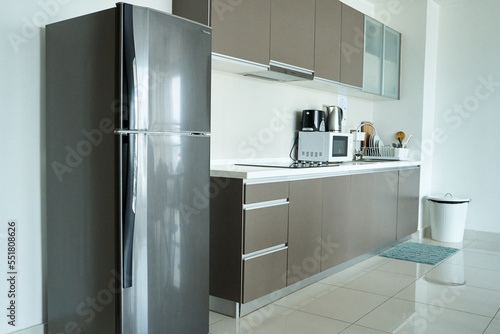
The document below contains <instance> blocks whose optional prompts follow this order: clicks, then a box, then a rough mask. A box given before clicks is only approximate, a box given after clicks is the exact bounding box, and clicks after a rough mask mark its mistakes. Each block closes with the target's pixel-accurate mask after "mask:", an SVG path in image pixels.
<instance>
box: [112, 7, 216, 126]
mask: <svg viewBox="0 0 500 334" xmlns="http://www.w3.org/2000/svg"><path fill="white" fill-rule="evenodd" d="M119 8H120V12H121V14H120V15H121V17H122V27H121V31H122V36H121V49H122V56H121V76H122V79H123V80H122V81H123V85H122V92H121V97H120V99H121V104H122V108H121V119H120V121H119V126H118V127H119V128H120V129H121V130H129V131H135V130H148V131H186V132H200V133H206V132H210V81H211V51H212V36H211V28H210V27H207V26H204V25H200V24H197V23H194V22H192V21H188V20H185V19H182V18H179V17H176V16H172V15H169V14H166V13H162V12H158V11H154V10H151V9H148V8H143V7H137V6H131V5H128V4H119Z"/></svg>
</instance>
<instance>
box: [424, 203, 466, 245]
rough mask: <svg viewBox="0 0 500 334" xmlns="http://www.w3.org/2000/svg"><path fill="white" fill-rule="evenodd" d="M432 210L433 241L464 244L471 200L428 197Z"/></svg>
mask: <svg viewBox="0 0 500 334" xmlns="http://www.w3.org/2000/svg"><path fill="white" fill-rule="evenodd" d="M427 200H428V201H429V203H430V210H431V235H432V239H434V240H437V241H443V242H462V241H463V239H464V230H465V220H466V218H467V208H468V206H469V202H470V201H471V200H470V198H457V197H453V196H452V195H451V194H450V193H447V194H446V195H445V196H441V197H428V198H427Z"/></svg>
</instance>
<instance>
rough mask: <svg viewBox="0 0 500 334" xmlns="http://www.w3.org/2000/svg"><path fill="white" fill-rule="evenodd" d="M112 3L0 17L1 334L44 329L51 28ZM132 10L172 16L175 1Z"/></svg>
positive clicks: (73, 0) (39, 8) (70, 2)
mask: <svg viewBox="0 0 500 334" xmlns="http://www.w3.org/2000/svg"><path fill="white" fill-rule="evenodd" d="M115 3H116V1H109V0H105V1H102V0H38V1H14V2H10V3H9V4H8V6H7V5H6V6H4V7H3V9H2V11H1V12H0V36H2V38H1V39H0V55H1V62H0V73H1V75H2V79H1V80H0V102H1V109H0V115H1V119H2V121H1V123H0V124H1V125H0V126H1V128H0V130H1V131H0V142H1V143H2V145H0V157H1V158H0V159H1V160H0V164H1V167H0V170H1V173H0V245H1V247H0V277H1V279H0V292H1V294H0V296H1V297H0V309H1V310H3V311H2V312H1V313H0V314H1V318H0V319H2V320H0V333H12V332H15V331H17V330H21V329H23V328H28V327H31V326H36V325H39V324H41V323H43V322H44V317H45V315H44V314H43V312H44V303H45V301H44V283H43V275H44V273H43V271H42V261H43V248H42V247H43V241H42V238H43V230H44V227H43V226H44V223H43V221H44V211H43V210H44V209H43V208H44V202H43V201H44V195H43V192H44V178H43V173H44V167H43V164H44V161H43V145H44V144H43V135H44V130H43V127H44V126H45V125H44V108H43V105H44V99H43V96H44V95H43V94H44V86H43V80H44V79H43V73H44V66H43V62H44V57H43V54H44V46H43V34H44V31H43V27H44V26H45V24H47V23H51V22H56V21H60V20H63V19H67V18H70V17H74V16H79V15H82V14H87V13H90V12H94V11H98V10H102V9H106V8H111V7H113V6H115ZM133 3H134V4H137V5H143V6H148V7H152V8H156V9H159V10H164V11H171V1H170V0H137V1H133ZM9 220H16V221H17V226H18V229H17V231H16V232H17V241H18V246H17V251H18V254H17V268H16V269H17V272H18V281H17V282H16V283H17V284H16V289H17V292H18V295H17V306H18V308H17V314H16V315H17V317H16V319H17V322H16V326H15V327H13V326H10V325H8V324H7V318H6V316H5V315H6V307H7V304H6V303H7V302H8V301H9V299H8V298H7V291H8V286H7V282H6V279H5V276H6V272H7V269H6V268H7V267H6V257H7V254H6V252H7V248H6V247H7V246H6V233H7V222H8V221H9Z"/></svg>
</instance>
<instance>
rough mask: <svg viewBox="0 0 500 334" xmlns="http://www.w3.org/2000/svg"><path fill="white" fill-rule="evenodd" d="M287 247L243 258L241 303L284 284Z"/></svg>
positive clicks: (277, 288)
mask: <svg viewBox="0 0 500 334" xmlns="http://www.w3.org/2000/svg"><path fill="white" fill-rule="evenodd" d="M286 259H287V249H286V248H283V249H281V250H278V251H275V252H272V253H269V254H265V255H262V256H259V257H255V258H249V259H245V260H243V300H242V302H243V303H248V302H249V301H252V300H254V299H257V298H259V297H262V296H265V295H267V294H269V293H271V292H273V291H276V290H279V289H282V288H284V287H285V286H286Z"/></svg>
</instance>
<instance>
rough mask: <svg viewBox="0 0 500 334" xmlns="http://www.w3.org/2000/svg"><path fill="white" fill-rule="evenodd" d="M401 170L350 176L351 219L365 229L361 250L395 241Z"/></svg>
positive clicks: (375, 247) (365, 251) (367, 250)
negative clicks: (399, 172)
mask: <svg viewBox="0 0 500 334" xmlns="http://www.w3.org/2000/svg"><path fill="white" fill-rule="evenodd" d="M397 182H398V171H397V170H396V171H389V172H377V173H367V174H358V175H353V176H352V177H351V201H350V212H351V223H352V224H355V225H356V226H359V227H360V228H361V230H362V231H363V233H362V235H360V236H359V239H360V241H361V242H362V245H360V246H361V247H362V248H361V249H360V252H361V254H364V253H367V252H370V251H373V250H375V249H378V248H380V247H382V246H384V245H387V244H388V243H391V242H394V241H396V220H397V206H398V183H397Z"/></svg>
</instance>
